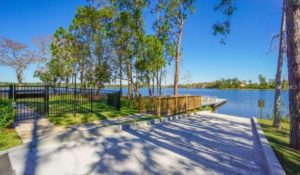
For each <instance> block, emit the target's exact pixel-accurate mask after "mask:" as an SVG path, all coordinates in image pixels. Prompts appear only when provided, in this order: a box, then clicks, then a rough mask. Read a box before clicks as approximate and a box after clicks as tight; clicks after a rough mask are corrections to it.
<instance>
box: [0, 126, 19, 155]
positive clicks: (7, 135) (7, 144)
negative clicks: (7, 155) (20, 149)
mask: <svg viewBox="0 0 300 175" xmlns="http://www.w3.org/2000/svg"><path fill="white" fill-rule="evenodd" d="M20 144H22V141H21V139H20V137H19V136H18V134H17V132H16V131H15V130H14V129H2V128H1V129H0V151H2V150H6V149H8V148H11V147H14V146H17V145H20Z"/></svg>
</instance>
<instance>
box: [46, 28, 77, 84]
mask: <svg viewBox="0 0 300 175" xmlns="http://www.w3.org/2000/svg"><path fill="white" fill-rule="evenodd" d="M71 40H72V35H71V34H70V33H69V32H68V31H66V30H65V29H63V28H62V27H60V28H58V29H57V30H56V32H55V33H54V36H53V42H52V44H51V53H52V59H51V60H50V62H49V64H48V69H49V73H50V75H52V78H53V81H54V82H56V81H58V82H59V86H60V84H61V82H62V81H64V82H65V83H66V85H67V86H68V83H69V82H70V78H71V77H72V75H73V73H74V71H73V63H74V62H75V60H74V58H73V57H72V54H71V48H70V46H71Z"/></svg>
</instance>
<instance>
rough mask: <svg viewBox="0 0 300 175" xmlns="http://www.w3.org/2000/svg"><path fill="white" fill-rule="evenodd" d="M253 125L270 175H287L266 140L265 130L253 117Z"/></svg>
mask: <svg viewBox="0 0 300 175" xmlns="http://www.w3.org/2000/svg"><path fill="white" fill-rule="evenodd" d="M251 123H252V124H253V130H254V133H255V134H256V136H257V137H258V142H259V146H260V147H261V150H262V154H263V158H264V161H265V163H266V164H265V165H266V166H267V167H266V168H267V171H268V174H272V175H286V173H285V171H284V169H283V168H282V166H281V164H280V162H279V160H278V159H277V157H276V155H275V153H274V151H273V149H272V148H271V146H270V144H269V141H268V139H267V138H266V136H265V134H264V132H263V130H262V129H261V127H260V125H259V123H258V121H257V118H255V117H252V118H251Z"/></svg>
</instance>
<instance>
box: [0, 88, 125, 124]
mask: <svg viewBox="0 0 300 175" xmlns="http://www.w3.org/2000/svg"><path fill="white" fill-rule="evenodd" d="M0 98H4V99H12V100H13V101H14V105H15V107H16V109H17V110H16V111H17V114H16V120H24V119H32V118H37V117H40V116H51V115H52V116H53V115H55V116H63V115H64V114H69V113H71V114H76V113H89V112H101V111H104V110H108V108H115V109H117V110H120V107H121V95H120V92H119V91H109V90H99V89H92V88H91V89H80V88H76V89H75V88H66V87H63V88H62V87H53V86H27V85H26V86H14V85H11V86H0Z"/></svg>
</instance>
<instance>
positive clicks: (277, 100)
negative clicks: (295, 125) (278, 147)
mask: <svg viewBox="0 0 300 175" xmlns="http://www.w3.org/2000/svg"><path fill="white" fill-rule="evenodd" d="M285 28H286V18H285V0H283V8H282V18H281V28H280V37H279V53H278V63H277V72H276V79H275V97H274V121H273V126H274V127H276V128H280V107H281V97H280V93H281V89H282V86H281V76H282V65H283V57H284V53H285V32H286V31H285Z"/></svg>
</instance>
